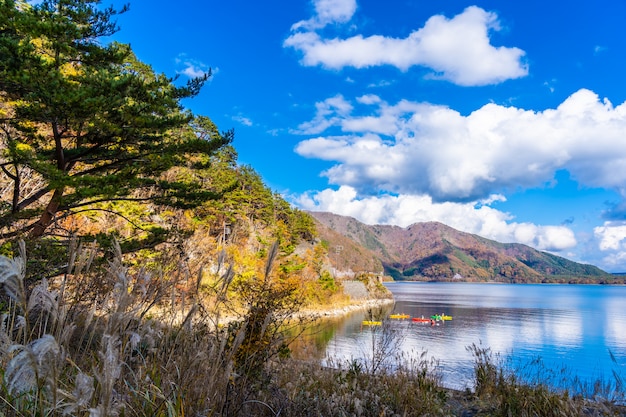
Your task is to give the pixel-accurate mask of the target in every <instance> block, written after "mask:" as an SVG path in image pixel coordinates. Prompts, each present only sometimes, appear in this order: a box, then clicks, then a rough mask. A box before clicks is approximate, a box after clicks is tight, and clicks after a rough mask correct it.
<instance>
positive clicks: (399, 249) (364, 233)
mask: <svg viewBox="0 0 626 417" xmlns="http://www.w3.org/2000/svg"><path fill="white" fill-rule="evenodd" d="M309 214H310V215H311V216H312V217H313V218H314V219H315V220H316V226H317V232H318V235H319V237H320V238H321V239H322V241H326V242H327V245H328V247H329V255H330V258H331V261H332V262H333V263H334V265H335V267H336V268H338V269H340V270H341V269H347V268H350V269H352V270H353V271H354V272H376V273H381V272H382V273H384V274H385V275H388V276H390V277H392V278H393V279H394V280H419V281H424V280H428V281H431V280H436V281H453V280H459V281H478V282H481V281H482V282H486V281H496V282H520V283H521V282H555V283H557V282H558V283H565V282H584V283H623V282H624V277H617V276H614V275H611V274H609V273H607V272H605V271H602V270H601V269H599V268H597V267H596V266H593V265H588V264H580V263H577V262H573V261H570V260H568V259H565V258H562V257H560V256H556V255H553V254H550V253H547V252H541V251H538V250H536V249H533V248H531V247H529V246H526V245H522V244H518V243H500V242H496V241H493V240H489V239H486V238H483V237H480V236H478V235H474V234H470V233H464V232H460V231H458V230H456V229H453V228H452V227H449V226H446V225H444V224H442V223H438V222H425V223H415V224H413V225H411V226H409V227H406V228H402V227H398V226H387V225H374V226H370V225H366V224H363V223H361V222H359V221H358V220H356V219H354V218H351V217H345V216H339V215H336V214H332V213H326V212H309ZM376 261H378V262H376ZM368 268H370V269H368Z"/></svg>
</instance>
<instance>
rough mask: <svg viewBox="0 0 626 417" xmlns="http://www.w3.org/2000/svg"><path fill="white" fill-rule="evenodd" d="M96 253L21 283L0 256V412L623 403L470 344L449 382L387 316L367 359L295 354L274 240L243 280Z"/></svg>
mask: <svg viewBox="0 0 626 417" xmlns="http://www.w3.org/2000/svg"><path fill="white" fill-rule="evenodd" d="M92 260H93V257H92V255H91V254H90V253H89V252H88V251H82V252H81V251H77V252H76V254H75V256H73V257H71V262H70V265H68V273H67V274H65V275H64V276H62V277H60V278H59V279H58V280H55V281H47V280H45V279H42V280H41V281H39V282H37V284H36V285H34V286H33V287H32V288H28V285H27V283H25V282H24V276H25V268H26V265H27V262H26V255H25V253H23V248H22V253H21V254H20V255H19V256H18V257H16V258H14V259H9V258H4V257H1V258H0V282H2V284H3V287H4V290H5V291H6V294H7V298H6V303H5V305H4V306H3V309H2V310H3V313H2V321H1V327H0V372H1V375H0V376H1V383H0V415H4V416H31V415H36V416H57V415H58V416H61V415H75V416H275V417H276V416H419V415H430V416H557V415H558V416H577V415H590V416H591V415H598V416H600V415H626V413H625V411H624V409H623V408H622V407H620V406H619V405H618V403H619V399H620V398H622V397H620V396H619V394H620V393H621V388H622V387H621V384H620V385H619V387H617V388H618V390H617V391H615V390H614V391H612V392H613V396H612V397H607V396H606V395H605V396H601V395H600V394H603V393H606V390H604V391H603V390H601V389H598V390H597V391H596V392H589V393H588V394H589V395H587V396H583V395H575V394H570V393H569V392H568V391H558V390H553V389H550V388H549V387H548V386H545V385H543V384H541V383H534V384H525V383H522V382H521V380H520V379H519V378H518V377H517V376H516V375H515V374H511V373H509V372H507V371H505V370H504V369H503V368H502V367H501V366H500V364H499V363H498V362H497V361H496V360H494V358H493V357H492V355H491V354H490V352H489V350H488V349H482V348H478V347H475V346H474V347H470V349H472V350H473V353H474V356H475V384H474V386H475V387H474V389H472V390H468V391H466V392H459V391H452V390H448V389H446V388H444V387H443V386H442V384H441V379H440V377H439V375H438V374H437V367H436V363H433V362H431V361H427V360H426V359H425V358H426V355H425V353H424V354H422V355H413V356H405V355H404V354H402V353H401V352H399V351H398V349H397V344H396V339H395V338H394V335H393V334H392V333H389V332H386V331H385V329H384V328H383V329H382V330H381V333H380V335H379V336H378V337H377V338H376V339H375V340H374V342H373V344H372V349H371V356H370V357H369V358H367V359H366V360H363V361H349V362H341V361H335V362H333V360H332V358H331V359H329V360H328V361H327V362H326V363H325V364H324V366H322V364H320V363H319V362H309V361H298V360H295V359H293V358H292V357H291V355H290V354H289V353H290V352H289V346H290V344H291V343H292V342H293V340H294V339H295V338H297V337H298V333H299V332H298V331H294V329H300V328H303V326H304V328H306V325H307V320H309V319H308V318H306V317H307V316H306V315H301V316H299V317H301V318H300V319H299V320H297V321H296V322H294V321H293V317H294V316H298V315H297V314H296V313H298V312H299V311H301V308H302V304H301V302H300V300H299V299H298V297H295V296H294V294H293V292H292V291H291V290H290V287H285V286H284V285H283V284H282V283H281V282H280V281H276V280H274V279H272V278H271V274H270V272H269V271H270V270H271V267H272V260H273V255H272V252H271V251H270V253H269V254H268V261H267V263H266V267H265V271H266V273H265V274H260V275H259V276H258V277H257V278H258V279H256V280H253V281H250V280H249V281H246V286H245V287H236V285H238V284H237V283H236V282H232V281H233V280H232V270H231V269H230V268H229V267H224V268H215V269H214V270H215V273H212V274H210V276H209V277H207V276H206V275H201V274H197V276H193V275H189V274H188V273H177V272H170V273H168V274H163V275H162V276H151V275H149V274H147V273H145V272H142V271H139V272H136V273H130V272H129V270H128V269H127V268H126V267H125V266H124V265H123V263H122V261H121V254H120V253H119V252H118V253H117V254H116V256H114V257H113V258H112V260H111V261H110V262H109V266H108V269H107V272H106V273H104V274H103V273H100V272H99V273H92V272H90V263H91V262H92ZM229 271H231V272H229ZM231 286H235V288H231ZM231 291H232V292H231ZM225 311H229V312H230V313H231V314H236V315H237V320H231V321H228V322H226V321H224V320H223V317H224V312H225ZM233 312H235V313H233ZM622 399H623V398H622Z"/></svg>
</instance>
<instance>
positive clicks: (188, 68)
mask: <svg viewBox="0 0 626 417" xmlns="http://www.w3.org/2000/svg"><path fill="white" fill-rule="evenodd" d="M176 64H177V65H179V66H181V67H182V69H181V70H178V71H177V72H178V73H179V74H183V75H186V76H187V77H189V78H199V77H204V76H205V75H206V74H208V73H209V71H211V69H210V68H209V67H208V66H207V65H205V64H203V63H202V62H199V61H196V60H194V59H191V58H189V57H188V56H186V54H180V55H179V56H178V58H176ZM213 74H215V71H213Z"/></svg>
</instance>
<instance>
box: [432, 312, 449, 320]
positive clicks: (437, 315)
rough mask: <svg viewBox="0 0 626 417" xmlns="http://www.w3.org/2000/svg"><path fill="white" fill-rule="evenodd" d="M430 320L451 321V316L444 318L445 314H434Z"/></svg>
mask: <svg viewBox="0 0 626 417" xmlns="http://www.w3.org/2000/svg"><path fill="white" fill-rule="evenodd" d="M430 318H431V319H433V320H446V321H447V320H452V316H446V315H445V314H443V315H442V314H435V315H433V316H430Z"/></svg>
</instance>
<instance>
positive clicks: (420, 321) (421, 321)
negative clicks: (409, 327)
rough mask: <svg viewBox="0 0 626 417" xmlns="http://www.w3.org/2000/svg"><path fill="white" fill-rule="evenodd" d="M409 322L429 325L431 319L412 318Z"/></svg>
mask: <svg viewBox="0 0 626 417" xmlns="http://www.w3.org/2000/svg"><path fill="white" fill-rule="evenodd" d="M411 320H413V321H415V322H417V323H430V320H431V319H427V318H424V317H413V318H412V319H411Z"/></svg>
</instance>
